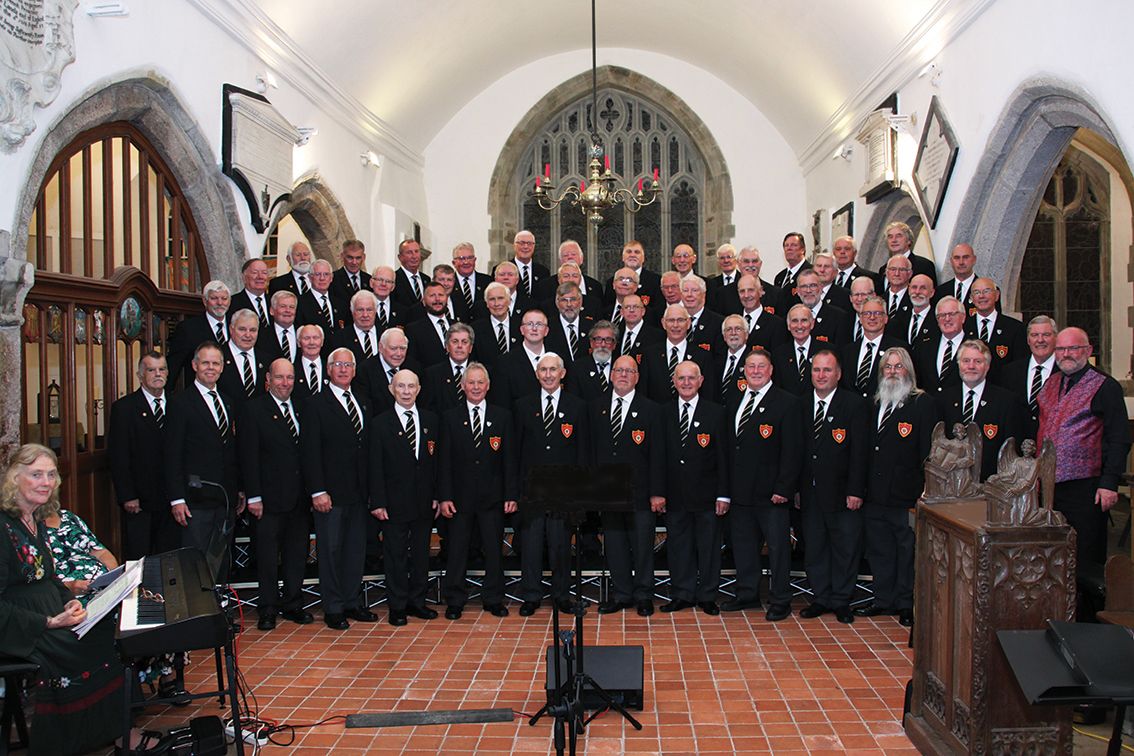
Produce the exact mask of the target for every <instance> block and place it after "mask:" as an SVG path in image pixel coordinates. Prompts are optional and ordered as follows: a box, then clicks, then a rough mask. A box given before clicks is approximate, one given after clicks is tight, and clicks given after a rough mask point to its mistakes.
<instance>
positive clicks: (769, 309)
mask: <svg viewBox="0 0 1134 756" xmlns="http://www.w3.org/2000/svg"><path fill="white" fill-rule="evenodd" d="M764 309H765V310H767V311H768V312H770V313H772V314H773V315H775V314H776V308H775V307H768V306H767V305H765V306H764Z"/></svg>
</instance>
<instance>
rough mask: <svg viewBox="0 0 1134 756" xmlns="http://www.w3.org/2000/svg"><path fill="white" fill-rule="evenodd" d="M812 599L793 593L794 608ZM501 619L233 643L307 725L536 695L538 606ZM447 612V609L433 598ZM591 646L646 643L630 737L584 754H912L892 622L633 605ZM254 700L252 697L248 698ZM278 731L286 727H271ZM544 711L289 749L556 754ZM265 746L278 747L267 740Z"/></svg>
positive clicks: (314, 735) (186, 712)
mask: <svg viewBox="0 0 1134 756" xmlns="http://www.w3.org/2000/svg"><path fill="white" fill-rule="evenodd" d="M804 605H805V604H804V603H803V602H802V601H801V600H799V601H797V602H796V605H795V609H796V610H797V611H798V609H799V608H801V607H802V606H804ZM546 606H547V604H546V602H545V608H543V609H541V610H540V611H539V612H538V613H537V614H536V615H535V616H533V617H527V618H523V617H520V616H518V614H517V613H516V609H517V605H516V604H512V605H511V607H510V608H511V611H512V613H511V615H510V616H509V617H506V618H503V619H497V618H495V617H492V616H491V615H488V614H486V613H483V612H481V611H480V610H479V607H477V608H475V609H474V608H472V605H471V604H470V607H469V609H470V610H467V611H466V613H465V616H464V617H463V618H462V619H461V620H459V621H457V622H450V621H448V620H446V619H445V618H444V617H443V616H442V617H439V618H437V619H435V620H432V621H430V622H423V621H420V620H415V619H413V618H411V619H410V624H409V625H408V626H406V627H402V628H393V627H390V626H389V625H387V624H386V622H385V610H384V607H378V613H379V616H380V618H381V621H380V622H379V623H376V624H371V625H366V624H362V623H357V622H354V623H352V626H351V628H350V630H348V631H346V632H342V633H340V632H336V631H333V630H330V629H328V628H326V627H325V626H324V625H323V624H322V622H321V615H319V614H318V613H316V623H315V624H312V625H307V626H304V627H300V626H297V625H294V624H292V623H289V622H281V623H280V625H279V627H278V628H277V629H276V630H275V631H274V632H271V633H262V632H259V631H258V630H256V629H255V617H254V616H253V617H246V619H245V624H246V625H247V626H248V627H249V628H250V629H248V630H247V631H246V632H244V633H243V634H242V635H241V636H240V639H239V641H240V645H239V655H240V669H241V671H242V672H243V675H244V678H245V680H246V681H247V684H248V686H249V688H250V693H251V694H252V695H253V696H254V697H255V703H256V705H257V706H258V707H259V714H260V716H261V717H263V718H267V719H273V720H276V721H280V722H290V723H311V722H316V721H319V720H321V719H324V718H326V717H330V716H334V715H345V714H352V713H357V712H383V711H413V710H424V709H434V710H436V709H456V708H493V707H505V708H513V709H515V710H517V711H522V712H528V713H531V712H534V711H535V710H537V709H538V708H539V707H540V706H541V705H542V704H543V703H544V694H543V680H544V665H543V662H542V659H543V658H544V656H543V653H544V652H543V649H544V648H545V646H546V644H548V643H549V642H550V638H551V613H550V610H549V609H547V608H546ZM439 608H440V609H443V607H439ZM586 623H587V624H586V633H587V642H588V644H599V645H642V646H644V647H645V670H644V671H645V707H644V709H643V711H641V712H633V713H634V714H635V716H636V717H637V718H638V719H639V720H640V721H641V722H642V724H643V725H644V727H643V729H642V731H641V732H638V731H635V730H634V729H633V728H632V727H631V726H630V725H629V724H627V723H625V722H624V721H623V720H622V719H621V717H619V716H618V715H617V714H615V713H613V712H608V713H606V714H603V715H602V716H600V717H599V718H598V719H596V720H595V721H594V722H593V723H592V724H591V725H590V726H589V727H588V728H587V732H586V734H585V735H584V736H583V737H582V740H581V741H580V748H579V752H580V753H589V754H622V753H636V754H637V753H642V754H646V753H673V754H678V753H756V752H761V751H764V752H776V753H779V752H784V751H792V750H795V751H807V752H811V753H855V754H867V753H915V751H914V749H913V747H912V746H911V744H910V742H909V740H908V739H907V738H906V736H905V734H904V732H903V730H902V726H901V722H900V720H901V716H902V702H903V693H904V686H905V683H906V680H907V679H909V676H910V669H911V658H912V652H911V650H910V649H908V648H907V647H906V642H907V639H908V636H909V632H908V630H906V629H905V628H903V627H901V626H899V625H898V623H897V622H896V620H894V619H892V618H885V619H882V620H878V621H874V620H870V619H862V618H859V619H858V620H857V621H856V622H855V623H854V624H853V625H851V626H844V625H840V624H839V623H838V622H836V621H835V619H834V617H833V616H830V615H828V616H825V617H822V618H820V619H817V620H815V619H813V620H801V619H799V617H798V615H793V616H792V617H791V618H789V619H787V620H784V621H782V622H779V623H769V622H765V621H764V617H763V614H762V613H757V612H747V613H742V614H740V615H736V614H732V615H723V614H722V615H721V616H720V617H708V616H706V615H704V614H702V613H700V612H694V611H692V610H685V611H682V612H678V613H676V614H661V613H660V612H659V613H657V614H655V615H654V616H653V617H651V618H649V619H643V618H641V617H638V616H637V615H636V614H634V613H633V612H632V611H631V612H629V613H626V612H624V613H622V614H618V615H608V616H603V617H599V616H598V615H597V613H596V612H595V611H594V609H593V606H592V608H591V609H590V610H589V611H588V613H587V617H586ZM212 674H213V673H212V659H211V657H207V656H206V655H205V654H201V653H198V654H195V655H194V659H193V664H192V665H191V666H190V669H189V670H188V673H187V678H188V680H187V682H188V687H189V688H190V689H191V690H192V689H196V690H204V689H206V685H207V684H208V681H209V678H210V676H211V675H212ZM250 700H251V696H250ZM217 713H222V712H221V710H219V709H218V707H217V705H216V702H215V700H211V701H209V702H207V703H205V704H204V705H194V706H191V707H188V708H185V709H165V710H163V711H161V712H156V711H155V710H149V711H147V714H149V715H150V716H143V717H142V718H141V724H142V725H143V726H156V727H161V728H164V727H169V726H176V725H180V724H183V723H185V722H186V721H188V719H189V718H191V717H193V716H197V715H200V714H217ZM277 737H279V736H277ZM551 738H552V728H551V723H550V722H549V721H548V720H547V719H544V720H541V721H540V722H539V723H538V724H537V725H536V726H535V727H531V726H529V725H528V724H527V720H526V719H524V718H517V719H516V720H515V721H513V722H512V723H498V724H486V725H480V724H478V725H467V724H466V725H448V726H446V725H439V726H433V727H400V728H386V729H381V730H364V729H350V730H348V729H346V728H345V727H344V725H343V723H342V721H341V720H336V721H335V722H333V723H329V724H325V725H320V726H318V727H313V728H307V729H303V730H300V731H298V734H297V738H296V742H295V744H294V746H293V747H292V748H290V749H289V751H290V752H292V753H329V752H333V753H336V754H339V753H364V752H365V753H432V754H438V753H444V754H453V753H478V754H479V753H554V749H553V746H552V740H551ZM270 750H281V751H282V749H276V748H272V749H270Z"/></svg>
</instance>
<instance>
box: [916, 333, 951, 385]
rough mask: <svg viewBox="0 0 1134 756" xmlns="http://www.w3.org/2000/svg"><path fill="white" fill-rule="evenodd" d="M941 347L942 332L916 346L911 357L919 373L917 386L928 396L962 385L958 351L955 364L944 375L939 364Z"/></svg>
mask: <svg viewBox="0 0 1134 756" xmlns="http://www.w3.org/2000/svg"><path fill="white" fill-rule="evenodd" d="M939 346H941V332H940V331H938V332H937V335H936V336H935V337H932V338H926V339H922V340H921V341H919V342H918V343H917V344H915V345H914V347H913V350H912V352H911V354H910V356H911V357H912V358H913V364H914V372H916V373H917V386H918V388H920V389H922V390H923V391H925V392H926V393H928V394H931V395H933V394H937V392H939V391H941V390H942V389H945V388H948V387H950V386H958V385H960V383H961V373H960V371H959V370H958V369H957V351H960V346H958V348H957V350H955V351H954V352H953V362H952V364H950V365H949V369H948V370H946V371H945V373H944V374H943V375H942V374H940V373H939V371H938V368H939V367H940V366H939V365H938V364H937V348H938V347H939Z"/></svg>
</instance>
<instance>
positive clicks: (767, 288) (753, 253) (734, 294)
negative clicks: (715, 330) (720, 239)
mask: <svg viewBox="0 0 1134 756" xmlns="http://www.w3.org/2000/svg"><path fill="white" fill-rule="evenodd" d="M739 260H740V263H739V268H740V274H741V275H744V276H752V277H753V278H755V279H756V280H757V281H759V282H760V303H761V306H762V307H763V308H764V309H765V310H767V311H768V312H770V313H772V314H774V315H779V316H780V317H784V315H785V314H786V313H787V308H788V306H789V305H788V296H787V295H786V294H785V293H784V291H783V289H781V288H780V287H778V286H776V285H775V284H773V283H771V282H770V281H765V280H764V279H763V278H761V277H760V271H761V270H763V268H764V262H763V260H761V259H760V250H758V249H756V248H755V247H745V248H744V249H742V250H740V257H739ZM738 283H739V279H738V280H734V281H733V282H732V283H731V284H729V285H728V286H722V287H721V290H720V292H719V293H718V294H717V312H718V313H719V314H721V315H733V314H739V313H740V311H741V303H740V296H739V292H738V291H737V289H736V286H737V284H738Z"/></svg>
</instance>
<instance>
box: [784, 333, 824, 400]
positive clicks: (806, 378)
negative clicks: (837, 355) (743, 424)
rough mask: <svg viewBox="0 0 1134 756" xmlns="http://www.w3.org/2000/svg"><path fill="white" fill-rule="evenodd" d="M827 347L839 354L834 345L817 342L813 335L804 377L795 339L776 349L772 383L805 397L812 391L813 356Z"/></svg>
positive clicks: (790, 392) (795, 394) (794, 394)
mask: <svg viewBox="0 0 1134 756" xmlns="http://www.w3.org/2000/svg"><path fill="white" fill-rule="evenodd" d="M825 347H826V348H831V349H835V350H836V352H837V347H835V346H834V345H832V344H823V343H820V342H818V341H816V340H815V337H814V333H813V334H812V338H811V341H810V342H809V344H808V347H807V365H805V366H804V368H803V374H802V375H801V374H800V372H799V364H798V362H797V360H796V358H797V357H798V356H799V355H798V352H797V347H796V343H795V339H791V340H789V341H788V342H787V343H786V344H781V345H780V346H778V347H776V349H775V350H774V351H773V352H772V381H773V382H775V384H776V385H777V386H779V387H780V388H782V389H783V390H784V391H786V392H788V393H789V394H792V395H793V396H803V395H804V394H806V393H807V392H808V391H811V390H812V387H811V356H812V355H813V354H815V353H816V352H817V351H819V350H820V349H823V348H825Z"/></svg>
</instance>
